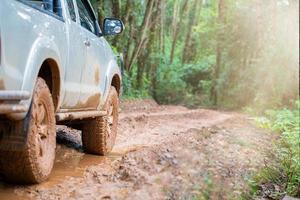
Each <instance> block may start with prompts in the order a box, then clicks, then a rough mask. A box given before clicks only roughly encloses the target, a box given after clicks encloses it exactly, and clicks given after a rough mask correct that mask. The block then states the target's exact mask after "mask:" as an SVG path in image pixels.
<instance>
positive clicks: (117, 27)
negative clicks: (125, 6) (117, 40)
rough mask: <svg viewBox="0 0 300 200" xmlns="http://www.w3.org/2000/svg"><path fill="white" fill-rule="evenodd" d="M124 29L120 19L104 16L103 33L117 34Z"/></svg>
mask: <svg viewBox="0 0 300 200" xmlns="http://www.w3.org/2000/svg"><path fill="white" fill-rule="evenodd" d="M123 30H124V24H123V22H122V21H121V20H120V19H116V18H105V19H104V22H103V35H104V36H105V35H117V34H120V33H122V31H123Z"/></svg>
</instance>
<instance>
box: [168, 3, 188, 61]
mask: <svg viewBox="0 0 300 200" xmlns="http://www.w3.org/2000/svg"><path fill="white" fill-rule="evenodd" d="M187 5H188V0H184V2H183V5H182V7H181V9H180V10H181V13H180V17H179V18H180V20H179V23H177V22H176V23H175V25H174V26H175V32H174V37H173V41H172V48H171V54H170V64H172V63H173V60H174V53H175V48H176V43H177V39H178V35H179V31H180V27H181V26H180V25H181V24H182V23H183V16H184V14H185V11H186V9H187Z"/></svg>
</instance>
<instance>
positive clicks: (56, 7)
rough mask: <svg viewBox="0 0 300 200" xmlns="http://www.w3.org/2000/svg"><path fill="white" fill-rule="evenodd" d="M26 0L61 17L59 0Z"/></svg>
mask: <svg viewBox="0 0 300 200" xmlns="http://www.w3.org/2000/svg"><path fill="white" fill-rule="evenodd" d="M27 2H28V3H31V4H32V5H34V6H36V7H38V8H40V9H43V10H47V11H49V12H52V13H54V14H56V15H57V16H59V17H62V7H61V0H27Z"/></svg>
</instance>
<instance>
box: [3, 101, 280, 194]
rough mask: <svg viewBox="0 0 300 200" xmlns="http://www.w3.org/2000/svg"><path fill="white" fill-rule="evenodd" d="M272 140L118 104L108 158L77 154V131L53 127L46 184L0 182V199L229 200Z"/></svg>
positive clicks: (197, 115) (246, 127)
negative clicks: (53, 158) (53, 150)
mask: <svg viewBox="0 0 300 200" xmlns="http://www.w3.org/2000/svg"><path fill="white" fill-rule="evenodd" d="M273 139H274V138H273V136H272V135H271V134H270V133H268V132H266V131H264V130H261V129H258V128H256V127H255V126H254V125H253V124H252V121H251V120H250V119H249V118H248V117H247V116H245V115H242V114H238V113H231V112H218V111H212V110H205V109H197V110H190V109H187V108H185V107H182V106H159V105H157V104H156V103H155V102H153V101H132V102H123V103H122V108H121V114H120V122H119V129H118V136H117V141H116V145H115V147H114V149H113V152H112V153H111V154H110V155H109V156H106V157H101V156H95V155H89V154H85V153H84V152H83V149H82V143H81V132H80V131H78V130H75V129H71V128H68V127H66V126H57V142H58V146H57V149H56V161H55V166H54V170H53V173H52V175H51V177H50V179H49V180H48V181H46V182H45V183H42V184H39V185H31V186H18V185H8V184H6V183H4V182H3V181H2V182H0V183H1V184H0V199H17V200H18V199H45V200H46V199H47V200H51V199H87V200H92V199H143V200H147V199H149V200H150V199H192V198H198V199H206V198H207V197H209V198H210V199H233V198H237V197H239V196H240V195H241V194H242V192H243V191H245V190H246V189H247V183H246V182H247V179H248V178H249V177H250V176H251V174H252V173H253V172H254V171H255V170H257V169H258V168H259V167H260V166H262V163H263V162H264V161H265V159H266V156H265V155H266V154H265V152H268V151H269V150H270V148H271V144H272V142H270V141H272V140H273Z"/></svg>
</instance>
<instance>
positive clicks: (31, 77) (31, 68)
mask: <svg viewBox="0 0 300 200" xmlns="http://www.w3.org/2000/svg"><path fill="white" fill-rule="evenodd" d="M47 59H53V60H55V61H56V63H57V65H58V66H62V63H61V58H60V56H59V50H58V48H57V45H56V44H55V43H54V42H52V41H51V40H50V39H47V38H39V39H37V40H36V41H35V42H34V44H33V45H32V48H31V50H30V53H29V56H28V59H27V62H26V64H25V71H24V76H23V82H22V90H23V91H29V92H30V94H31V97H30V98H29V99H28V100H22V101H21V102H20V103H21V104H23V105H26V107H27V112H28V110H29V107H30V103H31V100H32V94H33V90H34V86H35V82H36V79H37V77H38V73H39V71H40V68H41V66H42V64H43V62H44V61H45V60H47ZM59 70H60V74H61V73H62V70H63V69H62V68H60V69H59ZM59 77H60V79H62V77H63V76H61V75H60V76H59ZM60 83H62V84H63V81H62V80H60ZM61 88H62V87H61ZM27 112H25V113H18V114H10V115H9V116H8V117H10V118H13V119H15V120H19V119H23V118H24V117H25V116H26V114H27Z"/></svg>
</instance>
